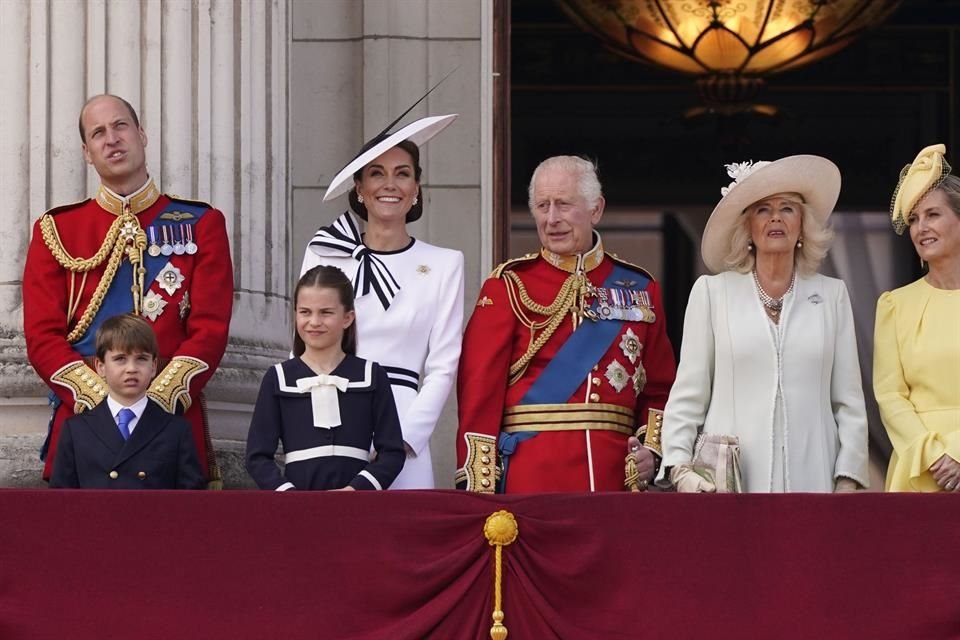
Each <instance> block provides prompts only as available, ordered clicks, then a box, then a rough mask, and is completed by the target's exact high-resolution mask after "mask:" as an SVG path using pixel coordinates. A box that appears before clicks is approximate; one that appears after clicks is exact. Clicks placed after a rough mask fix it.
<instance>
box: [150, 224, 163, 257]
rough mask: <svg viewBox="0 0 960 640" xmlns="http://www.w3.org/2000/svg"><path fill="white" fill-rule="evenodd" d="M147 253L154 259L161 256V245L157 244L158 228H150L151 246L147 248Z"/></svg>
mask: <svg viewBox="0 0 960 640" xmlns="http://www.w3.org/2000/svg"><path fill="white" fill-rule="evenodd" d="M147 253H148V254H150V255H151V256H152V257H154V258H157V257H159V256H160V243H159V242H157V228H156V227H150V246H149V247H147Z"/></svg>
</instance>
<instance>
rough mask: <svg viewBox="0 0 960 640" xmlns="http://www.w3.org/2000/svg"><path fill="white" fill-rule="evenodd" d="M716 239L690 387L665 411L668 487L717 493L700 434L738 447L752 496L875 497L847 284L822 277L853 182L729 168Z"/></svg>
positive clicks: (778, 169) (694, 306)
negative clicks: (836, 209) (700, 461)
mask: <svg viewBox="0 0 960 640" xmlns="http://www.w3.org/2000/svg"><path fill="white" fill-rule="evenodd" d="M727 170H728V172H729V174H730V177H732V178H734V182H733V183H731V184H730V186H729V187H727V188H724V189H722V190H721V193H722V195H723V198H722V200H721V201H720V203H719V204H718V205H717V206H716V208H715V209H714V211H713V213H712V214H711V216H710V220H709V221H708V222H707V227H706V229H705V231H704V236H703V244H702V248H701V252H702V255H703V260H704V263H705V264H706V265H707V267H708V268H709V269H711V270H712V271H714V272H718V275H714V276H703V277H701V278H700V279H699V280H697V282H696V284H694V287H693V290H692V291H691V293H690V301H689V304H688V306H687V313H686V318H685V321H684V330H683V345H682V349H681V352H680V364H679V367H678V369H677V379H676V382H675V383H674V386H673V389H672V390H671V392H670V398H669V400H668V401H667V405H666V408H665V409H664V421H663V451H664V458H663V469H662V471H661V477H660V479H659V483H660V484H661V485H667V486H669V485H670V484H673V485H674V486H676V488H677V490H678V491H684V492H695V491H714V490H716V487H715V486H714V485H713V483H712V482H711V481H710V480H708V479H706V478H704V477H702V476H700V475H698V474H697V473H695V472H694V471H693V469H692V468H691V466H690V464H691V462H692V460H693V449H694V442H695V439H696V437H697V434H698V431H699V430H702V431H703V432H704V433H707V434H722V435H727V436H736V437H737V438H738V439H739V443H740V462H741V469H742V481H743V490H745V491H748V492H785V491H810V492H829V491H835V490H836V491H850V490H855V489H857V488H858V487H865V486H866V485H867V482H868V479H867V478H868V477H867V459H868V456H867V421H866V412H865V409H864V403H863V391H862V388H861V383H860V368H859V361H858V358H857V347H856V337H855V335H854V327H853V313H852V310H851V307H850V300H849V297H848V295H847V289H846V286H845V285H844V284H843V282H842V281H840V280H836V279H834V278H828V277H825V276H822V275H820V274H818V273H816V269H817V267H818V266H819V264H820V262H821V261H822V260H823V258H824V257H825V256H826V253H827V250H828V247H829V243H830V240H831V238H832V233H831V231H830V230H829V228H828V227H827V225H826V222H827V218H828V217H829V215H830V213H831V211H832V210H833V206H834V205H835V204H836V201H837V197H838V196H839V193H840V172H839V170H838V169H837V167H836V166H835V165H834V164H833V163H832V162H830V161H829V160H827V159H825V158H820V157H817V156H791V157H788V158H783V159H781V160H777V161H775V162H758V163H756V164H753V163H742V164H734V165H728V166H727Z"/></svg>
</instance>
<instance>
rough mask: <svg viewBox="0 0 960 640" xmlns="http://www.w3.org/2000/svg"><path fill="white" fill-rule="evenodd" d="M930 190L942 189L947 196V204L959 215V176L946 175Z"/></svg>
mask: <svg viewBox="0 0 960 640" xmlns="http://www.w3.org/2000/svg"><path fill="white" fill-rule="evenodd" d="M932 191H943V194H944V195H945V196H947V204H949V205H950V208H951V209H952V210H953V212H954V213H955V214H956V215H957V217H960V176H955V175H952V174H951V175H948V176H946V177H944V179H943V180H942V181H941V182H940V184H939V185H937V187H936V188H935V189H933V190H932Z"/></svg>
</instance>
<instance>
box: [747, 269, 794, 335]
mask: <svg viewBox="0 0 960 640" xmlns="http://www.w3.org/2000/svg"><path fill="white" fill-rule="evenodd" d="M796 281H797V272H796V271H794V272H793V275H792V276H791V278H790V286H789V287H787V290H786V291H784V292H783V295H782V296H780V297H779V298H774V297H773V296H771V295H770V294H769V293H767V292H766V291H764V290H763V287H762V286H761V285H760V278H758V277H757V271H756V269H754V271H753V283H754V284H755V285H757V295H759V296H760V302H762V303H763V309H764V311H766V312H767V315H768V316H770V319H771V320H773V321H774V322H776V323H779V322H780V312H781V311H783V299H784V297H786V295H787V294H788V293H790V292H791V291H793V285H794V283H795V282H796Z"/></svg>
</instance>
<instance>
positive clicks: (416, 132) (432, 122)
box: [323, 113, 458, 202]
mask: <svg viewBox="0 0 960 640" xmlns="http://www.w3.org/2000/svg"><path fill="white" fill-rule="evenodd" d="M457 115H458V114H456V113H452V114H449V115H445V116H429V117H426V118H420V119H419V120H417V121H415V122H411V123H410V124H408V125H407V126H405V127H403V128H401V129H400V130H399V131H397V132H396V133H391V134H389V135H384V134H381V135H380V136H379V138H380V139H379V140H378V139H377V138H374V139H373V140H372V141H371V142H370V143H367V145H365V146H364V148H363V149H362V150H361V151H360V153H359V154H357V157H355V158H354V159H353V160H351V161H350V163H349V164H348V165H347V166H345V167H344V168H343V169H341V170H340V173H338V174H337V175H336V176H335V177H334V178H333V180H332V181H331V182H330V186H329V187H327V192H326V193H325V194H323V201H324V202H326V201H327V200H332V199H334V198H336V197H337V196H340V195H343V194H344V193H346V192H347V191H350V188H351V187H353V174H354V173H356V172H357V171H358V170H360V169H362V168H363V167H365V166H367V165H368V164H369V163H370V162H372V161H373V160H375V159H376V158H378V157H379V156H380V155H381V154H383V153H385V152H386V151H388V150H390V149H392V148H393V147H395V146H397V145H398V144H399V143H401V142H403V141H404V140H409V141H410V142H413V143H414V144H416V145H417V146H418V147H420V146H423V144H424V143H425V142H426V141H427V140H429V139H430V138H432V137H433V136H435V135H437V134H438V133H440V132H441V131H443V130H444V129H446V128H447V127H448V126H449V125H450V123H451V122H453V121H454V120H456V118H457Z"/></svg>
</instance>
